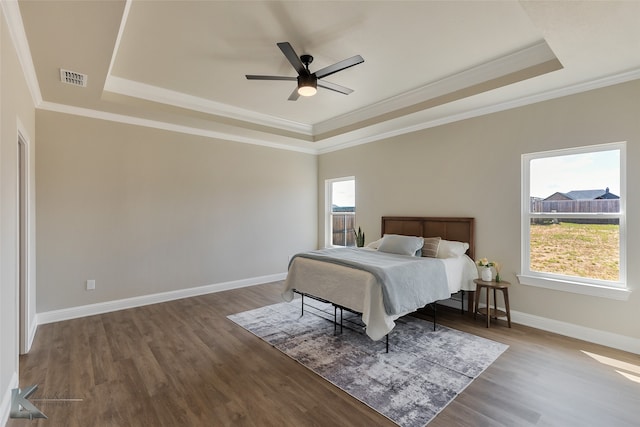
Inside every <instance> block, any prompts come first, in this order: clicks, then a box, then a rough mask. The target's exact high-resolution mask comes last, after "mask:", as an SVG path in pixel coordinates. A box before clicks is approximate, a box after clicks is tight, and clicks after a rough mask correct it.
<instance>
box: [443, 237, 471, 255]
mask: <svg viewBox="0 0 640 427" xmlns="http://www.w3.org/2000/svg"><path fill="white" fill-rule="evenodd" d="M467 249H469V244H468V243H465V242H456V241H454V240H440V245H438V254H437V255H436V258H457V257H459V256H462V255H464V253H465V252H467Z"/></svg>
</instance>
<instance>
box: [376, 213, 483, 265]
mask: <svg viewBox="0 0 640 427" xmlns="http://www.w3.org/2000/svg"><path fill="white" fill-rule="evenodd" d="M474 222H475V219H474V218H457V217H416V216H383V217H382V234H381V236H384V235H385V234H402V235H405V236H419V237H441V238H443V239H445V240H457V241H459V242H467V243H469V250H467V255H469V257H470V258H471V259H473V260H475V257H474V255H475V254H474V251H475V232H474Z"/></svg>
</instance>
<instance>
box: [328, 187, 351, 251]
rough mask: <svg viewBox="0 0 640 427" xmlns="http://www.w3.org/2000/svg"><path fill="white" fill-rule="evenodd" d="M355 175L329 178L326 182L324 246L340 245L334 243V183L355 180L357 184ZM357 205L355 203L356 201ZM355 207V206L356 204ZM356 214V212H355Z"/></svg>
mask: <svg viewBox="0 0 640 427" xmlns="http://www.w3.org/2000/svg"><path fill="white" fill-rule="evenodd" d="M355 180H356V177H355V176H345V177H342V178H333V179H327V180H325V182H324V206H325V215H324V217H325V225H324V230H325V234H324V247H325V248H330V247H340V246H334V245H333V211H332V209H331V206H332V201H333V183H335V182H341V181H353V182H354V186H355ZM354 205H355V203H354ZM354 208H355V206H354ZM353 215H354V216H355V212H354V213H353Z"/></svg>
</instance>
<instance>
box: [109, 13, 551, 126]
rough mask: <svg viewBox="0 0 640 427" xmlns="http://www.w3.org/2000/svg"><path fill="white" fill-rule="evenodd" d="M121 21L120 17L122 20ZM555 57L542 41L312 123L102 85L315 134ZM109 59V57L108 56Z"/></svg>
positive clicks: (143, 87) (118, 83)
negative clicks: (373, 102) (416, 87)
mask: <svg viewBox="0 0 640 427" xmlns="http://www.w3.org/2000/svg"><path fill="white" fill-rule="evenodd" d="M123 19H124V18H123ZM123 22H124V21H123ZM554 59H557V58H556V56H555V55H554V54H553V52H552V51H551V49H550V48H549V46H548V45H547V43H546V42H545V41H542V42H540V43H537V44H535V45H533V46H529V47H527V48H524V49H521V50H519V51H517V52H514V53H511V54H509V55H506V56H504V57H501V58H498V59H495V60H492V61H489V62H486V63H484V64H481V65H478V66H475V67H472V68H470V69H468V70H465V71H463V72H460V73H457V74H455V75H452V76H449V77H446V78H443V79H441V80H438V81H436V82H432V83H430V84H428V85H426V86H423V87H420V88H418V89H414V90H412V91H409V92H406V93H404V94H401V95H398V96H394V97H392V98H389V99H386V100H384V101H380V102H378V103H376V104H373V105H370V106H367V107H364V108H361V109H358V110H355V111H352V112H349V113H346V114H342V115H340V116H337V117H334V118H331V119H329V120H325V121H323V122H320V123H316V124H313V125H310V124H304V123H299V122H293V121H289V120H284V119H282V118H279V117H275V116H270V115H267V114H260V113H256V112H254V111H250V110H246V109H242V108H238V107H234V106H231V105H228V104H223V103H219V102H215V101H211V100H209V99H205V98H200V97H197V96H193V95H187V94H184V93H180V92H176V91H172V90H168V89H164V88H161V87H157V86H152V85H147V84H144V83H139V82H136V81H132V80H128V79H123V78H121V77H116V76H113V75H111V74H109V75H108V76H107V79H106V81H105V87H104V89H105V90H106V91H108V92H113V93H117V94H120V95H125V96H131V97H135V98H140V99H144V100H147V101H152V102H158V103H162V104H167V105H171V106H174V107H178V108H184V109H188V110H192V111H199V112H203V113H207V114H212V115H216V116H221V117H227V118H231V119H235V120H240V121H244V122H249V123H254V124H259V125H264V126H268V127H273V128H276V129H281V130H285V131H290V132H296V133H300V134H302V135H308V136H315V135H318V134H322V133H325V132H331V131H334V130H336V129H340V128H342V127H345V126H349V125H352V124H354V123H358V122H361V121H365V120H368V119H371V118H374V117H377V116H380V115H384V114H388V113H391V112H393V111H396V110H398V109H402V108H406V107H410V106H412V105H415V104H418V103H420V102H425V101H428V100H430V99H433V98H435V97H438V96H441V95H446V94H448V93H452V92H455V91H457V90H460V89H464V88H467V87H470V86H473V85H475V84H479V83H483V82H486V81H489V80H492V79H495V78H499V77H502V76H505V75H508V74H511V73H514V72H517V71H521V70H524V69H526V68H529V67H532V66H535V65H539V64H543V63H545V62H548V61H551V60H554ZM112 60H113V59H112Z"/></svg>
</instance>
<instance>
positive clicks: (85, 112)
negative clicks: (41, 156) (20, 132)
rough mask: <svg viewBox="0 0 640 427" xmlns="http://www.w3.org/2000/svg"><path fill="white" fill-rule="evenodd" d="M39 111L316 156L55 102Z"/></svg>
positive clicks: (302, 150) (305, 150)
mask: <svg viewBox="0 0 640 427" xmlns="http://www.w3.org/2000/svg"><path fill="white" fill-rule="evenodd" d="M37 108H38V109H41V110H45V111H52V112H56V113H64V114H71V115H75V116H82V117H88V118H92V119H98V120H106V121H111V122H118V123H124V124H130V125H136V126H142V127H148V128H154V129H160V130H166V131H170V132H177V133H182V134H187V135H196V136H204V137H207V138H214V139H220V140H224V141H232V142H240V143H243V144H252V145H260V146H263V147H269V148H277V149H279V150H289V151H296V152H299V153H306V154H316V151H317V150H315V149H313V148H305V147H296V146H292V145H286V144H278V143H275V142H270V141H266V140H264V139H258V138H251V137H245V136H241V135H235V134H232V133H229V132H218V131H213V130H208V129H201V128H195V127H193V126H184V125H179V124H175V123H167V122H163V121H159V120H151V119H143V118H140V117H134V116H128V115H124V114H116V113H109V112H105V111H98V110H93V109H89V108H81V107H74V106H70V105H64V104H56V103H53V102H48V101H43V102H42V103H41V104H40V105H39V106H38V107H37Z"/></svg>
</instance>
